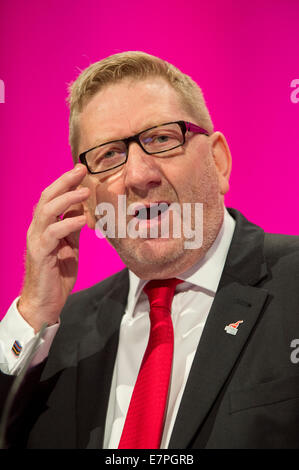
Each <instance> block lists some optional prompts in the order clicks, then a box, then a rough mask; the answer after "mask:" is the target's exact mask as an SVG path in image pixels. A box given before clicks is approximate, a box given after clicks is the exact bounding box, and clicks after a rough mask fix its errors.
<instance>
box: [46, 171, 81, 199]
mask: <svg viewBox="0 0 299 470" xmlns="http://www.w3.org/2000/svg"><path fill="white" fill-rule="evenodd" d="M86 173H87V168H86V166H85V165H82V164H80V163H79V164H77V165H76V166H75V167H74V168H72V170H70V171H67V172H66V173H64V174H63V175H61V176H60V177H59V178H58V179H57V180H55V181H54V182H53V183H52V184H50V186H48V187H47V188H46V189H44V191H43V192H42V194H41V198H40V203H47V202H49V201H51V200H52V199H54V198H56V197H57V196H59V195H61V194H63V193H65V192H67V191H71V190H73V189H75V188H76V187H77V186H78V185H79V184H80V183H81V182H82V180H83V178H84V177H85V176H86Z"/></svg>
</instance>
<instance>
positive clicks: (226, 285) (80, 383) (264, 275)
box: [0, 209, 299, 449]
mask: <svg viewBox="0 0 299 470" xmlns="http://www.w3.org/2000/svg"><path fill="white" fill-rule="evenodd" d="M230 213H231V214H232V215H233V217H234V218H235V219H236V229H235V233H234V237H233V240H232V243H231V247H230V250H229V253H228V256H227V260H226V264H225V267H224V271H223V275H222V277H221V281H220V284H219V288H218V290H217V294H216V297H215V300H214V302H213V305H212V308H211V311H210V313H209V316H208V320H207V323H206V326H205V328H204V331H203V334H202V337H201V340H200V343H199V346H198V349H197V352H196V355H195V358H194V362H193V365H192V368H191V371H190V375H189V378H188V382H187V385H186V389H185V392H184V395H183V398H182V402H181V405H180V408H179V412H178V416H177V419H176V422H175V425H174V429H173V433H172V436H171V440H170V444H169V447H170V448H176V449H184V448H299V363H295V362H296V361H292V360H291V353H292V351H293V349H292V348H291V342H292V340H293V339H296V338H299V238H298V237H292V236H286V235H275V234H265V233H264V232H263V230H262V229H261V228H259V227H257V226H255V225H253V224H251V223H249V222H248V221H247V220H246V219H245V218H244V217H243V216H242V215H241V214H240V213H239V212H237V211H235V210H232V209H230ZM128 289H129V280H128V272H127V270H123V271H121V272H120V273H117V274H116V275H114V276H112V277H110V278H109V279H106V280H105V281H103V282H101V283H99V284H97V285H95V286H93V287H91V288H89V289H86V290H84V291H81V292H77V293H75V294H73V295H71V296H70V297H69V299H68V301H67V303H66V305H65V307H64V310H63V313H62V324H61V327H60V329H59V331H58V333H57V336H56V337H55V340H54V342H53V345H52V348H51V352H50V356H49V358H48V360H47V361H46V362H45V363H44V364H42V365H41V366H38V367H36V368H34V369H33V370H32V371H31V372H30V373H29V374H28V375H27V378H26V381H25V383H24V385H23V387H22V390H21V393H20V396H19V398H18V399H17V400H16V405H15V408H14V412H13V415H12V418H11V424H10V428H9V432H8V441H9V443H10V445H11V446H21V447H27V448H100V447H101V446H102V444H103V437H104V427H105V418H106V411H107V405H108V399H109V392H110V384H111V379H112V373H113V367H114V361H115V357H116V353H117V347H118V335H119V327H120V322H121V318H122V315H123V313H124V309H125V306H126V301H127V294H128ZM238 320H243V323H242V324H240V326H239V328H238V333H237V334H236V335H231V334H228V333H226V331H225V326H227V325H229V324H230V323H232V322H236V321H238ZM298 356H299V354H298ZM39 376H40V377H39ZM11 382H12V378H11V377H9V376H6V375H3V374H2V376H1V383H0V385H1V394H0V395H1V396H0V399H2V403H3V400H4V398H5V395H6V392H7V389H8V388H9V387H10V385H11Z"/></svg>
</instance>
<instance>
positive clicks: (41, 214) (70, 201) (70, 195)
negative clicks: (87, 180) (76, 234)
mask: <svg viewBox="0 0 299 470" xmlns="http://www.w3.org/2000/svg"><path fill="white" fill-rule="evenodd" d="M89 194H90V190H89V189H88V188H80V189H79V190H75V191H69V192H67V193H64V194H62V195H60V196H57V197H56V198H55V199H53V200H51V201H49V202H48V203H46V204H43V205H41V206H40V207H39V209H38V210H37V211H36V213H35V216H34V226H35V229H36V230H37V232H39V233H41V232H43V231H44V230H45V229H46V228H47V226H48V225H50V224H51V223H54V222H56V221H57V219H59V218H60V217H59V216H60V215H61V214H63V213H65V212H66V211H69V215H68V217H71V216H72V215H71V213H73V215H80V214H82V210H83V206H82V202H83V201H84V200H86V199H87V198H88V197H89ZM71 207H73V209H71V210H70V208H71ZM75 207H77V209H75Z"/></svg>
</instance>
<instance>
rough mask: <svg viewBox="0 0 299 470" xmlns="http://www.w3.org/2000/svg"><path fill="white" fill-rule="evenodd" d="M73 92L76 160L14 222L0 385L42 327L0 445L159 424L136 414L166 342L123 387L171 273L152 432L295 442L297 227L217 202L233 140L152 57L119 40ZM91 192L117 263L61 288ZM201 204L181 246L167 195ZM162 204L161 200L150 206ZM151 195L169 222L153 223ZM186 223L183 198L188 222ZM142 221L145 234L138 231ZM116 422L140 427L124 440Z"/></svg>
mask: <svg viewBox="0 0 299 470" xmlns="http://www.w3.org/2000/svg"><path fill="white" fill-rule="evenodd" d="M69 102H70V110H71V114H70V144H71V148H72V154H73V158H74V162H75V168H74V169H73V170H71V171H70V172H67V173H66V174H64V175H62V176H61V177H60V178H59V179H58V180H56V181H55V182H54V183H52V184H51V185H50V186H49V187H48V188H46V189H45V190H44V191H43V193H42V196H41V198H40V201H39V203H38V204H37V207H36V209H35V212H34V217H33V220H32V223H31V225H30V227H29V230H28V234H27V253H26V276H25V282H24V286H23V289H22V292H21V295H20V297H19V298H18V299H16V300H15V301H14V303H13V305H12V307H11V308H10V310H9V312H8V313H7V315H6V317H5V318H4V320H3V321H2V324H1V332H0V333H1V340H2V355H3V357H4V359H3V361H2V362H3V367H2V370H3V373H2V376H1V380H2V390H3V393H2V395H3V399H4V398H5V396H6V394H7V392H8V390H9V389H10V387H11V384H12V381H13V378H12V376H11V375H9V374H17V373H19V371H20V370H21V369H22V365H23V364H24V360H25V359H26V354H28V350H29V348H30V344H31V343H32V340H33V339H34V335H35V334H36V333H37V332H38V331H39V330H40V328H41V326H42V325H43V324H44V323H47V325H48V328H47V330H46V333H45V337H44V340H43V342H42V344H41V345H40V347H39V350H38V352H37V353H36V355H35V356H34V358H33V360H32V363H31V367H30V370H29V372H28V373H27V374H26V378H25V381H24V383H23V385H22V388H21V391H20V395H19V397H18V399H17V400H15V406H14V409H13V412H12V413H11V419H10V426H9V428H8V432H7V442H8V445H11V446H20V447H28V448H100V447H104V448H118V447H120V448H123V447H129V448H132V447H133V448H135V447H136V448H137V447H146V446H147V445H145V444H140V442H139V441H138V443H137V440H138V439H139V437H140V436H141V438H142V439H143V438H144V436H145V439H147V438H148V436H150V435H151V434H152V433H155V432H156V430H154V431H153V430H152V429H149V428H148V426H151V425H153V427H154V426H155V423H156V421H158V418H156V414H155V413H156V411H157V410H156V408H159V406H160V399H159V396H160V395H155V394H156V393H157V392H156V390H155V387H153V390H151V393H150V394H147V391H148V390H147V388H148V387H149V386H151V384H152V383H154V382H155V381H157V380H156V379H157V374H160V369H159V366H160V365H161V364H162V366H164V365H165V364H166V363H168V362H169V360H168V353H167V358H166V354H165V355H164V356H163V355H162V357H160V358H159V359H158V360H157V361H156V363H155V367H154V368H153V369H152V370H151V371H150V374H151V375H149V376H148V377H149V378H148V377H147V378H144V377H143V379H144V380H147V382H143V386H142V385H141V390H142V394H141V395H139V397H138V398H137V399H136V395H137V396H138V393H139V392H138V390H137V389H138V386H139V385H140V379H139V376H142V375H144V362H145V363H146V362H147V361H146V360H144V361H143V362H142V358H143V356H146V357H148V356H147V355H150V354H155V353H156V351H155V352H153V350H151V351H150V353H148V347H149V346H147V342H148V341H149V344H150V343H151V339H149V337H150V338H151V334H152V328H150V319H149V311H151V313H152V302H151V299H150V295H149V296H148V290H150V289H151V287H152V286H153V285H155V286H156V284H155V283H157V285H158V286H160V287H159V288H161V286H163V288H164V287H165V283H168V280H169V279H171V280H174V279H178V280H179V281H181V282H180V284H178V285H177V286H176V287H175V286H174V287H173V292H172V295H173V300H172V306H171V319H172V322H171V324H172V325H173V327H172V328H173V332H174V333H173V336H172V352H171V359H170V368H172V371H171V372H169V371H168V372H169V374H170V375H169V376H168V379H167V380H168V382H167V389H166V392H165V390H164V391H163V393H164V395H163V396H165V393H166V403H165V408H164V405H163V410H162V412H163V416H162V419H161V416H160V418H159V423H158V424H157V426H158V427H159V429H160V431H159V433H160V434H159V437H158V438H157V439H158V441H157V442H158V444H155V447H158V448H159V447H161V448H190V447H193V448H240V447H245V448H254V447H262V448H276V447H286V448H292V447H299V439H298V428H299V369H298V365H297V364H296V361H292V360H291V353H292V349H291V342H292V341H293V339H294V338H296V336H297V337H298V335H299V328H298V327H299V294H298V287H297V286H298V277H299V269H298V266H299V264H298V261H299V243H298V238H297V237H291V236H283V235H270V234H265V233H264V232H263V231H262V229H260V228H259V227H257V226H255V225H253V224H251V223H249V222H248V221H247V220H246V219H245V218H244V217H243V216H242V215H241V214H240V213H239V212H237V211H235V210H229V211H227V210H226V209H225V207H224V195H225V194H226V192H227V191H228V189H229V176H230V171H231V155H230V151H229V148H228V145H227V142H226V140H225V137H224V136H223V134H221V133H220V132H214V131H213V124H212V122H211V118H210V116H209V113H208V110H207V108H206V105H205V102H204V99H203V96H202V93H201V90H200V89H199V87H198V86H197V85H196V84H195V83H194V82H193V81H192V80H191V79H190V78H189V77H187V76H186V75H184V74H182V73H181V72H180V71H178V70H177V69H176V68H175V67H173V66H171V65H170V64H167V63H166V62H164V61H162V60H160V59H158V58H155V57H152V56H149V55H147V54H144V53H139V52H128V53H123V54H116V55H115V56H111V57H109V58H107V59H105V60H103V61H101V62H99V63H96V64H93V65H91V66H90V67H89V68H88V69H86V70H85V71H84V72H83V73H82V74H81V75H80V76H79V77H78V79H77V80H76V81H75V82H74V83H73V84H72V86H71V88H70V97H69ZM78 162H81V163H78ZM120 197H125V207H126V209H127V208H129V207H130V208H131V210H128V211H127V212H126V225H127V226H129V225H130V224H131V226H132V224H135V227H138V228H139V229H140V230H141V232H140V233H142V235H141V236H139V237H131V236H129V235H128V234H127V233H126V234H125V236H121V235H123V227H120V226H119V225H120V217H119V216H120V211H121V209H120V204H119V201H120V199H119V198H120ZM123 200H124V199H122V201H123ZM102 202H104V203H107V204H110V205H111V207H113V208H114V211H115V219H114V221H115V233H114V235H113V234H112V235H111V233H110V236H108V238H109V241H110V243H111V244H112V245H113V246H114V247H115V248H116V250H117V252H118V253H119V255H120V256H121V258H122V260H123V261H124V262H125V264H126V266H127V268H128V269H126V270H124V271H122V272H120V273H117V274H116V275H115V276H112V277H111V278H109V279H107V280H105V281H103V282H102V283H100V284H98V285H95V286H93V287H91V288H89V289H86V290H84V291H81V292H78V293H75V294H73V295H70V293H71V291H72V288H73V286H74V284H75V280H76V275H77V264H78V263H77V262H78V250H79V233H80V230H81V228H82V227H83V226H84V224H85V223H87V224H88V226H89V227H90V228H91V229H95V228H96V226H97V222H98V219H100V215H101V214H100V212H99V210H98V207H99V204H101V203H102ZM198 203H200V204H202V207H203V227H202V235H203V236H202V243H201V244H200V245H199V246H195V247H192V248H186V246H187V245H186V242H187V239H188V234H187V235H186V233H185V232H184V231H182V232H181V235H180V236H179V237H177V236H176V235H175V234H174V230H173V229H174V227H175V214H174V212H173V213H172V212H171V210H170V208H171V206H172V205H173V204H176V207H179V208H182V207H185V206H184V205H189V206H190V208H191V209H192V208H194V207H195V206H196V204H198ZM161 204H163V205H164V206H163V207H164V209H163V211H162V210H161V212H163V214H160V215H155V216H153V214H152V213H151V209H152V208H153V207H156V206H158V205H161ZM132 207H133V209H132ZM164 211H165V213H167V214H168V216H169V219H168V220H169V226H170V227H169V228H170V230H169V236H168V237H162V236H161V226H162V219H163V215H164ZM191 212H192V211H191ZM62 214H63V218H62V219H61V217H60V216H61V215H62ZM179 217H180V218H179V221H181V222H182V224H183V222H184V221H183V215H182V212H181V213H180V216H179ZM197 222H198V220H197V219H196V217H195V215H194V213H193V215H191V222H190V227H191V228H192V230H193V231H196V230H198V223H197ZM155 226H158V228H159V231H158V236H156V237H150V236H149V231H150V229H151V228H154V227H155ZM119 229H120V230H119ZM100 262H101V260H99V263H100ZM153 280H155V281H154V284H153V283H152V281H153ZM165 280H167V281H165ZM148 281H149V282H148ZM175 282H176V281H175ZM149 286H150V287H149ZM147 296H148V297H147ZM149 302H150V303H149ZM151 313H150V315H151ZM167 318H170V317H167ZM167 321H168V319H167ZM151 322H152V316H151ZM17 329H18V330H17ZM157 341H158V340H157ZM145 351H147V352H145ZM164 361H165V364H164ZM141 363H142V365H141ZM164 368H166V365H165V367H164ZM162 369H163V367H162ZM158 370H159V372H158ZM138 372H139V374H138ZM158 377H160V375H158ZM163 380H164V379H163ZM158 382H160V378H159V379H158ZM145 383H146V384H147V385H146V386H145V385H144V384H145ZM149 384H150V385H149ZM159 385H161V387H160V388H162V382H161V383H160V384H159V383H158V386H159ZM134 386H135V389H134ZM142 387H143V388H142ZM133 389H134V392H133ZM139 389H140V386H139ZM159 393H160V392H159ZM152 394H154V396H155V397H158V398H155V399H156V402H155V406H152V405H151V404H150V401H151V395H152ZM133 395H134V396H133ZM167 395H168V398H167ZM137 408H138V412H137V411H136V409H137ZM136 414H138V416H139V423H140V420H141V423H147V421H146V420H147V419H148V415H150V416H152V417H153V419H152V421H153V423H149V424H146V425H145V424H144V425H143V426H141V427H138V426H140V424H136V423H137V421H136ZM140 417H141V418H140ZM134 420H135V421H134ZM143 420H144V421H143ZM132 423H133V424H132ZM128 428H130V429H131V430H132V429H133V433H134V432H135V434H137V436H135V437H134V439H137V440H134V439H133V440H129V441H128V440H127V433H128ZM149 439H150V437H149ZM128 442H130V444H128ZM142 442H145V441H142ZM146 442H151V441H150V440H149V441H146ZM123 443H124V444H123ZM148 447H154V446H152V445H151V444H148Z"/></svg>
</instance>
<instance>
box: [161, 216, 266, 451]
mask: <svg viewBox="0 0 299 470" xmlns="http://www.w3.org/2000/svg"><path fill="white" fill-rule="evenodd" d="M230 212H231V214H232V215H233V217H234V218H235V219H236V222H237V223H236V228H235V233H234V236H233V240H232V243H231V247H230V250H229V253H228V256H227V260H226V263H225V267H224V270H223V274H222V277H221V280H220V283H219V287H218V290H217V293H216V296H215V299H214V302H213V305H212V307H211V310H210V313H209V316H208V319H207V322H206V325H205V328H204V331H203V334H202V337H201V340H200V343H199V346H198V349H197V352H196V355H195V357H194V361H193V364H192V367H191V370H190V374H189V377H188V381H187V384H186V388H185V392H184V394H183V398H182V401H181V405H180V408H179V411H178V415H177V419H176V422H175V425H174V429H173V432H172V436H171V439H170V443H169V448H186V447H188V446H189V445H191V443H192V439H193V437H194V435H195V434H196V433H197V432H198V430H199V429H200V427H201V425H202V424H203V422H204V420H205V418H206V417H207V415H208V413H209V410H210V409H211V408H212V406H213V404H214V403H215V400H216V399H217V396H218V395H219V393H220V391H221V389H222V388H223V386H224V384H225V382H226V380H227V378H228V377H229V374H230V372H231V371H232V369H233V367H234V365H235V364H236V362H237V360H238V358H239V357H240V354H241V352H242V350H243V349H244V347H245V346H246V343H247V341H248V340H249V338H250V334H251V332H252V331H253V329H254V326H255V324H256V322H257V320H258V318H259V315H260V314H261V312H262V309H263V306H264V304H265V302H266V299H267V296H268V293H267V291H266V290H265V289H261V288H258V287H255V286H256V285H257V283H258V282H259V281H260V280H261V279H262V278H264V277H265V276H266V274H267V269H266V266H265V263H264V257H263V240H264V232H263V231H262V230H261V229H260V228H259V227H256V226H254V225H253V224H250V223H249V222H248V221H246V219H245V218H244V217H243V216H242V215H241V214H240V213H238V212H237V211H233V210H230ZM238 320H242V321H243V323H240V325H239V327H238V332H237V334H236V335H232V334H229V333H227V332H226V331H225V327H226V326H228V325H229V324H230V323H235V322H237V321H238Z"/></svg>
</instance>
